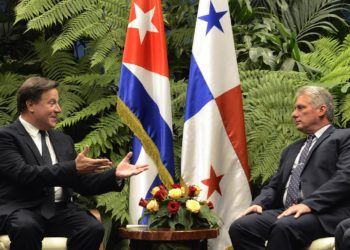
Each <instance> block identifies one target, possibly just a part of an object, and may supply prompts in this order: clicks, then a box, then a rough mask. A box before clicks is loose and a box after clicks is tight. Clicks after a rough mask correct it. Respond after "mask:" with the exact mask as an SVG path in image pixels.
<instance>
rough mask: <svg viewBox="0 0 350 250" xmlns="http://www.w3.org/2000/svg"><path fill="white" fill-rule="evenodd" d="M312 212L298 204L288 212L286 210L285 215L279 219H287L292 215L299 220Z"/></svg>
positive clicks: (303, 205)
mask: <svg viewBox="0 0 350 250" xmlns="http://www.w3.org/2000/svg"><path fill="white" fill-rule="evenodd" d="M310 212H311V209H310V208H309V207H308V206H307V205H305V204H302V203H301V204H297V205H293V206H291V207H289V208H288V209H287V210H285V211H284V212H283V213H281V214H280V215H279V216H278V217H277V219H281V218H282V217H286V216H289V215H292V214H295V215H294V218H296V219H297V218H299V217H300V216H301V215H303V214H308V213H310Z"/></svg>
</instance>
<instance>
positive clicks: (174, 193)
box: [168, 188, 182, 200]
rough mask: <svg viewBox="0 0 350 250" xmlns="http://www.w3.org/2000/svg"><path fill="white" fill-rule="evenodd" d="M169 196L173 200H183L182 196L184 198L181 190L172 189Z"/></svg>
mask: <svg viewBox="0 0 350 250" xmlns="http://www.w3.org/2000/svg"><path fill="white" fill-rule="evenodd" d="M168 195H169V197H170V198H171V199H174V200H177V199H179V198H181V196H182V191H181V188H173V189H170V191H169V193H168Z"/></svg>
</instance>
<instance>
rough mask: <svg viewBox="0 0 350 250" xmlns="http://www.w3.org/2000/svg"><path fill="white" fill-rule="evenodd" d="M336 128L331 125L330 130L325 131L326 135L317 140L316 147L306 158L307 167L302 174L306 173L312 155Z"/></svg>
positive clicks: (314, 146)
mask: <svg viewBox="0 0 350 250" xmlns="http://www.w3.org/2000/svg"><path fill="white" fill-rule="evenodd" d="M334 130H335V128H334V127H333V126H332V125H331V126H330V127H329V128H327V129H326V131H324V133H323V134H322V135H321V137H320V138H318V139H317V141H316V142H315V145H313V147H312V148H311V149H310V151H309V154H308V155H307V157H306V160H305V167H304V169H303V171H302V172H301V174H302V173H303V172H304V170H305V168H306V167H307V163H308V162H309V159H310V157H311V155H312V153H313V152H314V151H315V150H316V149H317V148H318V146H320V145H321V143H322V142H323V141H324V140H325V139H326V138H327V137H328V136H330V135H331V134H332V133H333V132H334Z"/></svg>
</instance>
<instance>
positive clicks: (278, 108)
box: [240, 71, 311, 183]
mask: <svg viewBox="0 0 350 250" xmlns="http://www.w3.org/2000/svg"><path fill="white" fill-rule="evenodd" d="M240 77H241V80H242V89H243V95H244V100H243V103H244V115H245V125H246V133H247V144H248V155H249V157H248V158H249V164H250V169H251V179H252V181H254V182H262V183H263V182H266V181H267V180H268V179H269V178H270V177H271V176H272V175H273V174H274V173H275V172H276V170H277V168H278V162H279V161H278V159H279V157H280V154H281V149H283V148H284V147H286V146H287V145H288V144H290V143H292V142H293V141H295V140H296V139H298V138H300V136H301V134H300V133H299V132H298V131H297V130H296V129H295V125H294V123H293V121H292V119H291V112H292V110H293V106H294V95H295V90H296V88H298V87H299V86H302V85H306V84H310V83H311V82H310V81H309V80H308V79H307V77H306V75H305V74H302V73H297V72H269V71H240ZM266 142H268V143H266Z"/></svg>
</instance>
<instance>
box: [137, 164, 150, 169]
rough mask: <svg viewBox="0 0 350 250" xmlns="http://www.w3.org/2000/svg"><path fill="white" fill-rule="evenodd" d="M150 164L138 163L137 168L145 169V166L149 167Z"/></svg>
mask: <svg viewBox="0 0 350 250" xmlns="http://www.w3.org/2000/svg"><path fill="white" fill-rule="evenodd" d="M148 167H149V166H148V164H143V165H136V166H135V168H136V169H144V168H147V169H148Z"/></svg>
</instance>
